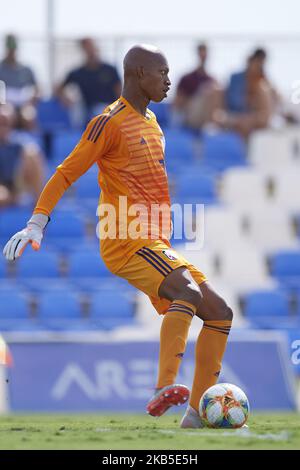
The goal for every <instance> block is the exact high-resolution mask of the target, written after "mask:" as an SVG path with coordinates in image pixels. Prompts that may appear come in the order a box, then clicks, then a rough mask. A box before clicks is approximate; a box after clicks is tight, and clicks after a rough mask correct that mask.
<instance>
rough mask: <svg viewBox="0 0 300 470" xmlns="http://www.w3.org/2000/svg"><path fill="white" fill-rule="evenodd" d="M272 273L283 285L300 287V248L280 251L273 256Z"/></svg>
mask: <svg viewBox="0 0 300 470" xmlns="http://www.w3.org/2000/svg"><path fill="white" fill-rule="evenodd" d="M270 261H271V263H270V266H271V274H272V275H273V276H274V277H275V278H277V279H278V280H279V281H280V282H281V283H282V285H284V286H286V287H291V288H293V287H294V288H300V250H299V249H298V250H287V251H279V252H277V253H276V254H274V255H273V256H271V260H270Z"/></svg>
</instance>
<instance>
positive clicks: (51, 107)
mask: <svg viewBox="0 0 300 470" xmlns="http://www.w3.org/2000/svg"><path fill="white" fill-rule="evenodd" d="M37 120H38V123H39V126H40V128H41V129H42V130H43V131H45V132H54V131H57V130H59V129H68V128H69V127H70V116H69V112H68V110H67V109H66V108H65V107H64V106H63V105H62V104H61V102H60V101H59V100H58V99H56V98H50V99H45V100H40V101H39V102H38V104H37Z"/></svg>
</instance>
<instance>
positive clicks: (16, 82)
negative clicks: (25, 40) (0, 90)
mask: <svg viewBox="0 0 300 470" xmlns="http://www.w3.org/2000/svg"><path fill="white" fill-rule="evenodd" d="M17 49H18V42H17V38H16V36H14V35H13V34H8V35H7V36H6V38H5V56H4V59H3V60H2V61H1V62H0V80H2V81H4V83H5V85H6V101H7V102H8V103H11V104H12V105H13V106H14V108H15V110H16V111H17V126H18V127H20V128H23V129H26V130H32V129H33V128H34V126H35V117H36V113H35V108H34V105H35V103H36V101H37V99H38V97H39V89H38V86H37V83H36V79H35V76H34V73H33V71H32V70H31V69H30V68H29V67H28V66H26V65H23V64H21V63H20V62H18V60H17Z"/></svg>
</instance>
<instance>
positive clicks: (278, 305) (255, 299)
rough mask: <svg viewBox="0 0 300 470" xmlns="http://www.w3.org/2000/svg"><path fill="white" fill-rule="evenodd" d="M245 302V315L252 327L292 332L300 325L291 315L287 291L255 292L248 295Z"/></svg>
mask: <svg viewBox="0 0 300 470" xmlns="http://www.w3.org/2000/svg"><path fill="white" fill-rule="evenodd" d="M244 301H245V308H244V314H245V316H246V318H247V320H249V321H250V324H251V326H252V327H256V328H263V329H274V330H276V329H278V328H279V329H280V328H281V329H286V330H290V329H292V328H295V327H296V326H297V325H299V320H298V319H297V318H296V317H295V316H293V315H291V313H292V312H291V308H290V301H289V296H288V294H287V292H286V291H283V290H273V291H269V290H260V291H254V292H251V293H249V294H247V295H246V296H245V297H244Z"/></svg>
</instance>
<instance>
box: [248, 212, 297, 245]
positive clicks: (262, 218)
mask: <svg viewBox="0 0 300 470" xmlns="http://www.w3.org/2000/svg"><path fill="white" fill-rule="evenodd" d="M245 218H246V220H247V222H248V224H247V225H248V227H249V228H248V238H249V240H250V241H251V242H253V243H254V244H255V245H256V246H257V247H258V249H259V250H261V251H264V252H272V251H274V250H277V249H288V248H294V247H295V246H297V245H298V240H297V237H296V234H295V233H294V230H293V225H292V220H291V217H290V216H289V214H287V212H286V211H285V210H283V209H282V208H281V207H280V206H279V205H278V204H274V203H273V204H269V205H266V206H263V205H258V207H257V208H255V209H254V210H252V211H251V210H250V211H248V212H246V213H245Z"/></svg>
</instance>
